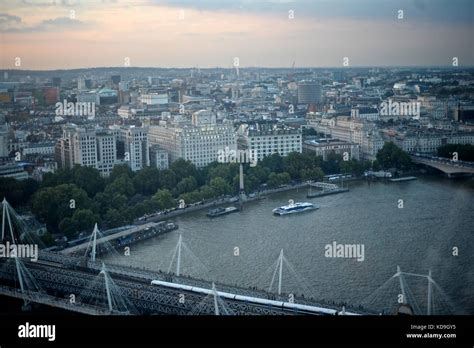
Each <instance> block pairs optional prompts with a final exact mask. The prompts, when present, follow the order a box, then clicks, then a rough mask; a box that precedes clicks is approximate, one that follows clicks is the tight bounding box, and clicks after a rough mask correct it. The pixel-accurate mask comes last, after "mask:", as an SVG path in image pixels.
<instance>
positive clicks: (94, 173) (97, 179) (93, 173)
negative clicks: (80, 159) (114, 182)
mask: <svg viewBox="0 0 474 348" xmlns="http://www.w3.org/2000/svg"><path fill="white" fill-rule="evenodd" d="M72 181H73V183H74V184H76V186H77V187H80V188H82V189H83V190H84V191H86V192H87V194H88V196H89V197H91V198H92V197H94V196H95V195H96V194H97V193H98V192H101V191H102V190H103V189H104V186H105V180H104V179H103V178H102V177H101V176H100V173H99V171H98V170H97V169H95V168H92V167H86V166H79V165H76V166H75V167H74V168H73V169H72Z"/></svg>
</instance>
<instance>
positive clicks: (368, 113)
mask: <svg viewBox="0 0 474 348" xmlns="http://www.w3.org/2000/svg"><path fill="white" fill-rule="evenodd" d="M351 118H355V119H362V120H368V121H377V120H378V119H379V118H380V114H379V111H378V110H377V109H376V108H364V107H357V108H352V109H351Z"/></svg>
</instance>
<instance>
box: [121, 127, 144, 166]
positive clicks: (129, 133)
mask: <svg viewBox="0 0 474 348" xmlns="http://www.w3.org/2000/svg"><path fill="white" fill-rule="evenodd" d="M121 139H122V140H123V142H124V146H125V161H126V162H127V163H128V165H129V166H130V168H131V169H132V171H134V172H135V171H138V170H140V169H142V168H143V167H146V166H149V165H150V155H149V145H148V130H147V129H146V128H140V127H134V126H131V127H129V128H125V129H122V130H121Z"/></svg>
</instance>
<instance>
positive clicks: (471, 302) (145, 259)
mask: <svg viewBox="0 0 474 348" xmlns="http://www.w3.org/2000/svg"><path fill="white" fill-rule="evenodd" d="M349 188H350V191H349V192H347V193H341V194H337V195H332V196H326V197H320V198H313V199H307V198H306V197H305V195H306V193H307V192H306V190H304V189H299V190H294V191H289V192H284V193H279V194H274V195H272V196H270V197H267V198H266V199H264V200H261V201H257V202H252V203H248V204H247V205H246V206H245V207H244V210H243V211H242V212H238V213H233V214H230V215H226V216H221V217H218V218H214V219H210V218H208V217H207V216H206V215H205V213H206V211H197V212H193V213H189V214H186V215H182V216H179V217H176V218H174V219H173V221H175V222H177V223H178V225H179V229H178V230H176V231H173V232H171V233H169V234H166V235H163V236H159V237H156V238H153V239H150V240H147V241H144V242H142V243H139V244H135V245H132V246H131V251H130V256H122V257H118V258H117V257H113V259H112V257H109V258H108V260H107V261H108V262H114V263H120V264H125V265H133V266H138V267H144V268H149V269H154V270H157V269H161V270H163V271H167V270H168V268H169V267H170V263H171V260H172V257H173V253H174V250H175V247H176V243H177V241H178V238H179V235H180V234H181V235H182V238H183V242H184V244H183V248H182V262H181V273H182V274H189V275H192V276H195V277H199V278H204V279H208V280H213V281H218V282H223V283H229V284H238V285H240V286H256V287H259V288H264V289H268V287H269V285H270V283H271V280H272V276H273V274H274V270H275V267H276V266H277V263H276V261H277V259H278V256H279V254H280V250H281V249H284V258H285V262H284V263H283V272H282V274H283V276H282V291H283V292H285V293H297V294H304V295H305V296H312V297H314V298H316V299H318V300H324V301H328V302H335V303H347V304H350V305H353V306H358V305H362V306H363V307H365V308H367V309H371V310H376V311H386V312H391V311H393V310H394V308H395V307H396V306H397V301H398V300H399V299H400V298H399V294H401V290H400V283H399V278H398V277H396V278H391V277H392V276H393V275H394V274H395V273H396V270H397V265H399V266H400V268H401V270H402V271H403V272H410V273H415V274H424V275H427V274H428V271H429V270H430V269H431V271H432V278H433V280H434V281H435V284H434V285H432V294H433V307H432V308H433V311H434V313H439V314H447V313H455V314H463V313H469V314H474V254H473V250H474V249H473V247H474V214H473V207H474V180H473V179H470V180H463V181H459V180H456V181H454V180H449V179H446V178H440V177H424V178H419V179H418V180H415V181H409V182H401V183H385V182H375V183H370V185H369V184H368V183H367V182H364V181H359V182H351V183H349ZM290 199H293V200H294V201H311V202H313V203H317V204H319V205H320V206H321V208H320V209H318V210H315V211H309V212H304V213H301V214H292V215H287V216H274V215H272V209H273V208H275V207H278V206H281V205H285V204H287V203H288V200H290ZM400 200H402V201H403V202H402V201H400ZM333 242H336V243H338V244H360V245H363V247H364V260H363V261H358V260H357V259H356V258H329V257H326V256H325V250H326V249H325V246H326V245H327V244H332V243H333ZM453 254H454V255H453ZM456 254H457V256H456ZM175 260H176V259H175ZM286 260H287V261H288V263H287V262H286ZM172 269H173V270H176V261H175V262H174V263H173V265H172ZM403 280H404V283H405V284H406V285H405V288H406V295H405V296H406V297H407V298H408V302H409V303H410V304H412V306H413V307H414V308H415V310H416V311H418V313H426V310H427V304H426V303H427V302H426V301H427V293H428V281H427V280H426V278H422V277H416V276H404V277H403ZM277 282H278V272H277V275H276V278H275V281H274V284H273V287H272V290H273V291H276V283H277Z"/></svg>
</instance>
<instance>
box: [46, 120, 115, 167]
mask: <svg viewBox="0 0 474 348" xmlns="http://www.w3.org/2000/svg"><path fill="white" fill-rule="evenodd" d="M55 160H56V162H57V164H58V167H59V168H72V167H73V166H74V165H76V164H78V165H81V166H87V167H92V168H96V169H97V170H99V172H100V174H101V175H102V176H109V175H110V172H111V171H112V169H113V167H114V165H115V164H116V163H117V137H116V135H115V134H114V133H113V132H110V131H108V130H102V129H100V130H97V129H88V128H83V127H78V126H76V125H74V124H68V125H66V126H64V128H63V136H62V138H61V139H59V141H58V142H57V143H56V146H55Z"/></svg>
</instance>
